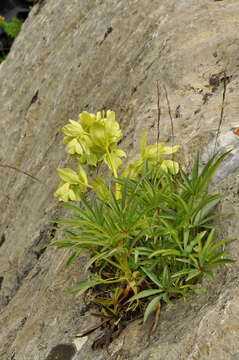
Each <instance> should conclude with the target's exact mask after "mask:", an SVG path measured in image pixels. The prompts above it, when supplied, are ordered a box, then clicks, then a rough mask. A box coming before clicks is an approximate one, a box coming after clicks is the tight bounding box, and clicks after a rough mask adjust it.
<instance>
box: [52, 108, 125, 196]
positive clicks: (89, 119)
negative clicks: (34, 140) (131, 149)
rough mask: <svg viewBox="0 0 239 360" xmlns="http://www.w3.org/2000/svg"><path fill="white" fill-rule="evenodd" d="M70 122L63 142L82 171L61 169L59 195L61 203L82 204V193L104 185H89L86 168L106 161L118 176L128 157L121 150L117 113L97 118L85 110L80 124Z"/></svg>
mask: <svg viewBox="0 0 239 360" xmlns="http://www.w3.org/2000/svg"><path fill="white" fill-rule="evenodd" d="M69 122H70V124H68V125H65V126H64V127H63V128H62V132H63V134H64V135H65V137H64V140H63V142H64V144H65V145H66V151H67V152H68V153H69V154H70V155H71V157H76V158H77V160H78V166H77V167H78V169H77V170H78V171H77V172H75V171H74V170H71V169H68V168H65V169H58V170H57V171H58V174H59V176H60V178H61V183H60V186H59V188H58V190H57V191H56V192H55V196H56V197H58V198H59V200H61V201H68V200H73V201H80V194H81V193H83V192H85V191H86V189H87V188H92V187H93V188H94V186H95V187H96V188H99V183H100V182H99V180H98V181H97V180H96V179H95V181H94V182H93V184H89V182H88V179H87V174H86V172H85V170H84V168H83V165H90V166H93V167H96V166H97V164H98V163H101V162H104V163H105V164H106V165H107V166H108V168H109V169H110V171H111V173H112V174H113V175H114V176H115V177H117V170H118V168H119V167H120V166H121V165H122V160H121V158H122V157H125V156H126V154H125V152H124V151H123V150H121V149H119V148H118V147H117V144H118V142H119V140H120V139H121V137H122V133H121V130H120V127H119V124H118V122H117V121H116V120H115V113H114V111H110V110H108V111H107V112H106V113H105V112H104V111H103V112H97V114H96V115H94V114H90V113H88V112H86V111H84V112H82V113H81V114H80V115H79V120H78V121H75V120H69ZM102 186H103V184H101V186H100V188H101V190H102Z"/></svg>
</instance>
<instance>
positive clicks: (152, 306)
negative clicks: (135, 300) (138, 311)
mask: <svg viewBox="0 0 239 360" xmlns="http://www.w3.org/2000/svg"><path fill="white" fill-rule="evenodd" d="M161 299H162V295H160V296H156V297H155V298H153V300H151V301H150V302H149V304H148V306H147V307H146V310H145V312H144V322H146V321H147V319H148V317H149V315H150V314H151V313H152V312H153V311H155V310H156V308H157V305H158V303H160V300H161Z"/></svg>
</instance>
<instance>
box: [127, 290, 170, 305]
mask: <svg viewBox="0 0 239 360" xmlns="http://www.w3.org/2000/svg"><path fill="white" fill-rule="evenodd" d="M162 291H163V290H160V289H148V290H143V291H141V292H140V293H139V294H137V295H134V296H132V297H131V298H130V299H129V300H128V302H131V301H134V300H139V299H143V298H145V297H149V296H152V295H156V294H160V293H161V292H162Z"/></svg>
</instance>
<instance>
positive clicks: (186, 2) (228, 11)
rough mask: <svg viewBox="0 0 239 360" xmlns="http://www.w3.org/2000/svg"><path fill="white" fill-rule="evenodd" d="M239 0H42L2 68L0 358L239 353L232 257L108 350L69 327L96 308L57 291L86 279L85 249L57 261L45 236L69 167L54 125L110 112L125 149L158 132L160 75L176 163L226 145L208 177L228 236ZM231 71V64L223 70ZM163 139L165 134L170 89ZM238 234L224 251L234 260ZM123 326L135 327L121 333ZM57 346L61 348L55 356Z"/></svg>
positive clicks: (233, 198)
mask: <svg viewBox="0 0 239 360" xmlns="http://www.w3.org/2000/svg"><path fill="white" fill-rule="evenodd" d="M238 26H239V7H238V0H224V1H223V0H222V1H213V0H180V1H178V0H164V1H158V0H150V1H147V0H104V1H101V0H81V1H79V0H71V1H65V0H57V1H55V0H45V1H41V2H39V3H37V4H36V5H35V6H34V7H33V9H32V11H31V13H30V16H29V18H28V19H27V21H26V22H25V23H24V25H23V28H22V31H21V33H20V35H19V37H18V38H17V39H16V41H15V43H14V45H13V48H12V50H11V53H10V54H9V56H8V58H7V60H6V61H4V62H3V63H2V64H1V65H0V93H1V98H0V108H1V120H0V163H1V164H8V165H12V166H15V167H17V168H20V169H22V170H24V171H26V172H28V173H30V174H32V175H34V176H36V177H37V178H39V179H41V181H42V182H43V183H44V184H45V185H42V184H40V183H38V182H34V181H33V180H32V179H31V178H29V177H27V176H25V175H23V174H21V173H18V172H16V171H13V170H11V169H7V168H1V173H0V184H1V187H0V199H1V201H0V214H1V219H0V311H1V313H0V329H1V331H0V358H1V359H2V360H14V359H15V360H55V359H60V358H61V357H62V356H63V354H64V360H70V359H74V360H83V359H84V360H94V359H97V360H101V359H102V360H104V359H139V360H146V359H151V360H153V359H155V360H156V359H157V360H159V359H162V360H163V359H164V360H174V359H175V360H176V359H181V360H185V359H189V360H202V359H203V360H204V359H210V360H212V359H217V360H224V359H225V360H228V359H229V360H238V359H239V346H238V344H239V321H238V318H239V278H238V270H239V269H238V265H237V264H233V265H228V266H225V267H223V268H222V269H220V270H218V271H217V272H216V274H215V280H214V281H208V282H205V286H206V288H207V290H208V291H207V293H206V294H204V295H201V296H198V297H196V298H195V297H194V298H192V299H189V300H188V302H187V303H186V304H185V303H182V302H177V303H175V304H173V305H171V306H168V307H167V308H165V310H164V311H162V315H161V319H160V324H159V326H158V328H157V330H156V332H155V334H154V336H153V337H152V338H151V341H150V343H148V339H147V335H146V334H147V329H146V328H145V327H144V326H142V325H141V324H140V321H136V322H134V323H131V324H130V325H129V327H128V328H127V329H125V330H124V331H123V333H122V334H121V335H120V337H119V338H118V339H116V340H115V341H114V342H113V343H112V344H111V345H110V347H109V353H107V352H106V351H105V350H97V351H95V352H93V351H92V350H91V348H90V346H91V342H92V339H93V338H94V336H95V335H93V334H92V335H89V337H88V338H87V337H85V338H76V334H77V333H78V332H79V331H82V330H83V329H85V328H86V327H87V328H88V327H89V326H90V325H91V324H94V322H95V319H94V318H92V317H90V315H89V314H87V313H86V314H83V302H82V299H81V298H80V297H75V296H73V295H69V294H67V295H66V294H65V293H64V290H65V289H66V288H67V287H70V286H72V285H73V284H74V283H75V282H76V281H77V280H80V279H83V278H84V277H86V274H84V273H83V272H82V270H81V269H82V263H83V262H84V257H82V258H81V259H80V260H79V262H78V263H77V264H75V265H74V266H73V267H71V268H66V267H65V260H66V258H67V256H68V253H67V252H64V251H59V250H56V249H53V248H47V250H45V251H43V250H42V247H43V246H44V245H45V244H47V243H48V242H49V241H50V239H52V238H53V237H54V236H59V235H56V234H55V232H54V230H51V228H50V227H49V223H50V221H53V219H54V218H55V217H56V216H58V215H59V214H58V213H57V211H58V210H56V208H55V205H56V201H55V200H54V198H53V196H52V193H53V192H54V190H55V188H56V186H57V183H58V179H57V175H56V172H55V169H56V167H62V166H64V164H65V161H66V157H65V154H64V149H63V145H62V136H61V134H60V128H61V127H62V126H63V125H64V124H65V123H66V122H67V120H68V119H69V118H72V119H76V118H77V116H78V114H79V113H80V112H81V111H83V110H88V111H91V112H95V111H97V110H99V109H103V108H106V109H109V108H111V109H113V110H115V111H116V113H117V117H118V119H119V120H120V122H121V127H122V129H123V132H124V135H125V137H124V139H123V141H122V147H123V148H124V149H125V150H126V151H128V152H129V154H130V156H134V155H135V154H136V152H137V148H138V139H139V135H140V134H141V133H142V131H143V130H144V129H147V130H148V131H149V134H150V137H151V140H152V141H154V139H155V137H156V130H157V125H156V123H157V105H156V104H157V96H156V81H157V80H159V82H160V84H163V83H164V84H165V86H166V87H167V91H168V94H169V99H170V105H171V109H172V114H173V116H174V118H175V121H174V133H175V138H174V139H173V141H174V143H175V144H176V143H180V144H183V145H184V152H183V155H182V156H184V158H185V161H186V162H188V161H190V158H191V155H193V154H194V153H195V151H196V150H198V149H200V150H201V151H203V152H204V156H207V155H208V154H209V153H210V152H211V150H212V148H213V145H212V144H214V143H215V134H216V129H217V126H218V119H219V117H220V111H221V101H222V100H221V99H222V94H223V82H224V80H223V78H224V77H225V76H226V77H227V79H226V80H227V84H228V85H227V93H226V101H225V109H224V120H223V123H222V128H221V134H220V136H219V138H218V141H217V143H218V146H219V147H220V148H222V149H225V148H233V152H232V155H231V157H230V158H229V159H228V161H227V162H225V164H224V167H222V169H221V172H220V173H219V174H218V176H217V178H216V181H215V185H214V187H217V188H218V189H219V190H220V191H221V192H223V193H224V195H225V197H224V200H223V202H222V204H221V207H222V211H223V212H226V213H230V216H228V217H226V218H225V219H223V220H221V223H220V228H221V233H222V236H223V237H228V236H230V237H238V232H239V231H238V230H239V222H238V213H239V205H238V204H239V202H238V194H239V178H238V174H239V162H238V157H239V155H238V145H239V137H238V136H237V135H235V134H233V133H232V130H231V129H232V128H233V127H239V119H238V110H239V109H238V108H239V106H238V97H239V87H238V82H239V77H238V68H239V40H238ZM224 72H226V75H225V73H224ZM160 102H161V107H162V116H161V124H160V129H161V133H160V137H161V139H162V140H164V141H172V136H171V130H170V120H169V116H168V109H167V103H166V100H165V94H164V93H163V90H162V93H161V98H160ZM238 248H239V245H238V242H237V241H235V242H233V243H231V244H230V245H229V246H228V251H229V253H230V254H231V255H233V256H234V257H235V258H238ZM129 334H130V336H129ZM60 356H61V357H60Z"/></svg>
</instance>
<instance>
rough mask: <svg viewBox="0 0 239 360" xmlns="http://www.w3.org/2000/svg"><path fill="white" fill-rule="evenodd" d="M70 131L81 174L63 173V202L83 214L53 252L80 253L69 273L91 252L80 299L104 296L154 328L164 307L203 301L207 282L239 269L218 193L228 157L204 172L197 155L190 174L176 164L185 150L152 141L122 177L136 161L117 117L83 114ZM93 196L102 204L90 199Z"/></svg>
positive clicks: (110, 305) (107, 303) (115, 309)
mask: <svg viewBox="0 0 239 360" xmlns="http://www.w3.org/2000/svg"><path fill="white" fill-rule="evenodd" d="M69 122H70V123H69V124H68V125H66V126H64V127H63V128H62V132H63V133H64V135H65V137H64V140H63V141H64V144H65V145H66V151H67V152H68V153H69V154H70V159H74V160H75V170H72V169H70V168H64V169H58V170H57V171H58V174H59V176H60V179H61V183H60V185H59V188H58V189H57V191H56V192H55V196H56V197H57V198H58V199H59V200H60V201H62V202H63V203H64V204H63V206H64V207H65V208H67V209H69V210H71V211H73V215H71V216H70V217H69V218H68V219H57V222H58V223H59V224H61V226H62V227H61V229H62V230H63V231H64V232H65V233H66V235H67V237H66V238H65V239H61V240H56V241H53V242H52V243H51V246H57V247H59V248H71V249H72V250H73V252H72V254H71V256H70V258H69V259H68V262H67V264H72V263H74V262H75V260H76V258H77V257H78V256H79V255H80V254H81V252H82V251H85V250H88V251H89V253H90V258H89V260H88V262H87V264H86V270H90V272H91V275H90V279H89V280H86V281H81V282H79V283H78V284H77V285H76V286H75V288H73V289H72V291H73V292H78V293H79V294H81V293H83V292H85V291H86V290H87V289H89V288H94V289H95V294H96V296H95V300H94V301H95V302H96V303H98V304H100V305H102V311H103V313H104V315H105V316H107V315H109V313H110V314H111V315H112V314H114V316H119V317H121V318H124V317H126V314H131V313H133V312H135V311H137V312H144V320H145V321H146V320H147V318H148V316H149V315H150V313H152V312H153V311H155V310H156V309H159V306H160V303H161V302H162V301H163V302H166V303H169V302H170V301H171V300H172V299H174V298H177V297H179V296H182V297H186V296H187V295H188V294H193V293H197V292H198V286H197V282H198V280H199V279H200V278H201V277H202V275H209V276H212V275H213V273H212V269H213V268H214V267H216V266H218V265H221V264H225V263H229V262H233V260H231V259H227V258H224V255H225V251H224V250H222V246H223V245H224V244H226V243H227V242H229V241H231V239H224V240H218V239H217V237H216V225H214V223H213V221H214V219H215V218H217V217H218V216H219V215H217V214H215V211H214V210H215V207H216V206H217V204H218V202H219V201H220V199H221V196H220V195H219V194H214V195H210V194H208V185H209V183H210V181H211V179H212V176H213V174H214V173H215V171H216V169H217V168H218V166H219V165H220V164H221V162H222V161H223V160H224V158H225V157H226V156H227V153H226V154H223V155H219V154H215V155H214V156H213V157H212V158H211V159H209V160H208V162H207V163H206V164H205V165H204V167H203V168H202V170H201V171H200V157H199V155H197V156H196V157H195V160H194V164H193V166H192V169H191V172H190V173H189V174H186V173H185V171H184V170H183V169H182V167H181V166H180V164H178V162H176V161H174V160H173V159H169V158H167V156H168V155H171V154H173V153H175V152H177V151H178V150H179V148H180V147H179V146H178V145H177V146H167V145H166V144H164V143H158V144H155V145H148V144H147V136H146V134H144V135H143V137H142V139H141V142H140V155H139V156H138V158H137V159H136V160H134V161H133V162H130V163H128V164H127V165H126V166H125V167H124V168H122V158H123V157H126V154H125V152H124V151H123V150H121V149H119V148H118V143H119V141H120V140H121V138H122V133H121V130H120V127H119V124H118V123H117V121H116V120H115V113H114V112H113V111H110V110H108V111H107V112H98V113H97V114H96V115H94V114H90V113H88V112H82V113H81V114H80V116H79V120H78V121H75V120H70V121H69ZM101 163H104V164H105V165H106V166H107V168H108V170H109V172H110V174H111V181H109V182H108V183H107V182H106V181H104V179H103V178H102V177H99V176H98V175H95V171H94V170H95V169H96V168H97V166H98V165H99V164H101ZM89 175H90V176H89ZM88 189H90V190H92V191H93V193H94V198H93V200H88V199H87V197H86V195H85V193H86V191H87V190H88ZM74 202H80V204H79V205H77V204H76V203H74ZM100 286H102V287H100ZM99 288H101V289H102V290H101V292H100V296H97V291H98V289H99ZM107 309H108V313H107ZM127 316H128V315H127Z"/></svg>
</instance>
